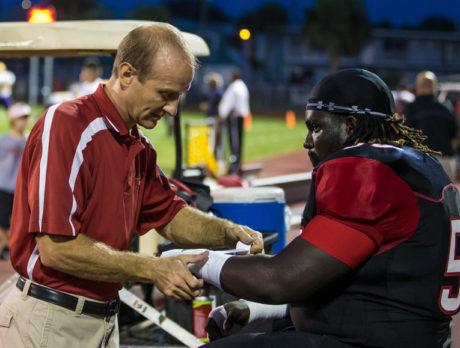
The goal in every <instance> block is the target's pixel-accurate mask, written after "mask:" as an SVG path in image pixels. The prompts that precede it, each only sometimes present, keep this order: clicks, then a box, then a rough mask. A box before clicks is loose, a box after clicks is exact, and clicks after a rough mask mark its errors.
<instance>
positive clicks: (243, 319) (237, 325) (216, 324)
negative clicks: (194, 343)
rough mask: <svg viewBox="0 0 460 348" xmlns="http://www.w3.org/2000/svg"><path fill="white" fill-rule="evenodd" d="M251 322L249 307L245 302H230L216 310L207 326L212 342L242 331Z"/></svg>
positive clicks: (210, 316)
mask: <svg viewBox="0 0 460 348" xmlns="http://www.w3.org/2000/svg"><path fill="white" fill-rule="evenodd" d="M248 320H249V307H248V305H247V304H246V302H244V301H233V302H228V303H226V304H225V305H223V306H219V307H217V308H215V309H214V310H213V311H212V312H211V313H210V314H209V319H208V322H207V324H206V328H205V329H206V331H207V332H208V334H209V339H210V340H211V341H214V340H217V339H219V338H222V337H226V336H229V335H231V334H234V333H237V332H238V331H240V330H241V329H242V328H243V326H244V325H246V324H247V323H248Z"/></svg>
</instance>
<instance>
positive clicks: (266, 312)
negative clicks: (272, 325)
mask: <svg viewBox="0 0 460 348" xmlns="http://www.w3.org/2000/svg"><path fill="white" fill-rule="evenodd" d="M245 302H246V304H247V305H248V307H249V320H248V323H252V322H253V321H254V320H257V319H279V318H284V317H286V316H287V315H288V310H289V307H288V305H287V304H282V305H269V304H264V303H258V302H252V301H245Z"/></svg>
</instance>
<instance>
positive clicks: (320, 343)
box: [202, 331, 352, 348]
mask: <svg viewBox="0 0 460 348" xmlns="http://www.w3.org/2000/svg"><path fill="white" fill-rule="evenodd" d="M202 347H207V348H234V347H237V348H254V347H264V348H285V347H291V348H294V347H295V348H298V347H305V348H350V347H352V346H349V345H347V344H345V343H342V342H340V341H339V340H337V339H334V338H333V337H331V336H325V335H315V334H312V333H308V332H303V331H282V332H272V333H261V334H260V333H243V334H236V335H233V336H230V337H226V338H221V339H220V340H217V341H214V342H211V343H209V344H207V345H205V346H202Z"/></svg>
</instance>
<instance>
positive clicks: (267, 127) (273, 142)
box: [0, 109, 306, 175]
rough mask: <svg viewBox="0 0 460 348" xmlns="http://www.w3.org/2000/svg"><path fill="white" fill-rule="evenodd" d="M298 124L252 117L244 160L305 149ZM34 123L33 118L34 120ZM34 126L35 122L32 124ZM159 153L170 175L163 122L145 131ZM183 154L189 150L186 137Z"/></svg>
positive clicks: (171, 150)
mask: <svg viewBox="0 0 460 348" xmlns="http://www.w3.org/2000/svg"><path fill="white" fill-rule="evenodd" d="M40 112H41V110H40V109H34V113H33V117H32V118H33V119H36V118H38V117H39V116H40ZM297 116H298V119H297V124H296V127H295V128H293V129H288V128H287V127H286V124H285V121H284V117H280V118H277V117H264V116H262V115H260V116H259V115H255V116H254V117H253V123H252V129H251V130H250V131H249V132H246V133H245V139H244V141H245V142H244V149H243V161H257V160H261V159H264V158H270V157H273V156H276V155H280V154H285V153H290V152H293V151H296V150H300V149H302V144H303V141H304V139H305V135H306V127H305V123H304V121H303V115H302V117H301V116H300V115H297ZM201 119H203V116H202V115H201V114H198V113H188V112H184V113H183V114H182V118H181V121H182V137H185V123H186V122H187V121H190V120H201ZM31 123H33V120H32V122H31ZM31 126H32V125H31ZM7 131H8V120H7V118H6V116H5V113H4V111H3V110H0V134H3V133H5V132H7ZM143 132H144V134H145V135H146V136H147V137H148V138H149V139H150V141H151V142H152V144H153V146H154V147H155V149H156V150H157V152H158V164H159V165H160V167H161V168H162V169H163V171H164V172H165V173H166V174H167V175H171V173H172V171H173V169H174V164H175V147H174V139H173V137H172V136H168V135H167V125H166V122H164V121H162V122H160V123H159V124H158V126H157V127H155V129H152V130H147V129H145V130H143ZM183 148H184V151H183V157H184V161H185V155H186V149H185V140H183Z"/></svg>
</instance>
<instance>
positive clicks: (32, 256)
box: [27, 245, 40, 280]
mask: <svg viewBox="0 0 460 348" xmlns="http://www.w3.org/2000/svg"><path fill="white" fill-rule="evenodd" d="M39 256H40V253H39V251H38V245H35V248H34V251H32V254H30V257H29V261H28V262H27V275H28V277H29V279H30V280H34V279H33V277H32V274H33V272H34V268H35V264H36V263H37V260H38V257H39Z"/></svg>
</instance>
